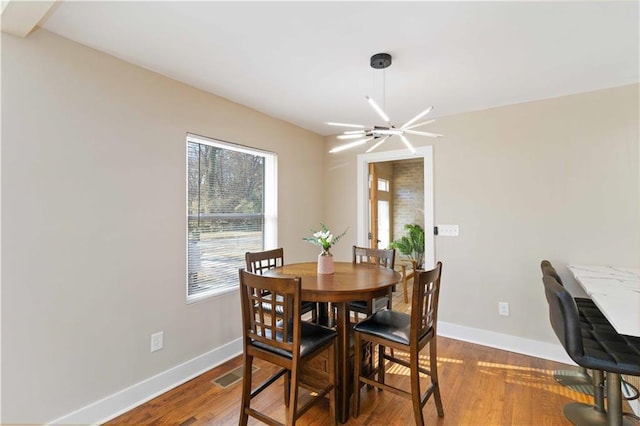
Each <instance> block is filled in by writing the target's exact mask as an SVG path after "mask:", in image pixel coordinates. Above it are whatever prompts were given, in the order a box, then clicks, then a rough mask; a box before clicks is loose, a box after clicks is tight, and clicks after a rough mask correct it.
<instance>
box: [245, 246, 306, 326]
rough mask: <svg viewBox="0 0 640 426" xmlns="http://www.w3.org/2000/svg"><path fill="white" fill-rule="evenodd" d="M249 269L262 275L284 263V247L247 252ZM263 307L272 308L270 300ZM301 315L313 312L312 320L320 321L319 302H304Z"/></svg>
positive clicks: (246, 259) (247, 266) (267, 309)
mask: <svg viewBox="0 0 640 426" xmlns="http://www.w3.org/2000/svg"><path fill="white" fill-rule="evenodd" d="M244 258H245V262H246V268H247V271H249V272H251V273H254V274H259V275H262V274H263V273H264V271H266V270H269V269H273V268H277V267H280V266H282V265H284V249H283V248H282V247H280V248H277V249H273V250H266V251H257V252H246V253H245V255H244ZM264 304H265V305H264V306H263V309H265V311H270V310H271V304H270V302H266V301H265V302H264ZM300 312H301V315H306V314H308V313H309V312H311V321H312V322H315V323H317V322H318V304H317V303H315V302H305V301H303V302H302V310H301V311H300Z"/></svg>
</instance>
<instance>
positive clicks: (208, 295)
mask: <svg viewBox="0 0 640 426" xmlns="http://www.w3.org/2000/svg"><path fill="white" fill-rule="evenodd" d="M238 291H239V288H238V287H237V286H234V287H226V288H221V289H216V290H211V291H207V292H203V293H199V294H194V295H193V296H187V305H191V304H192V303H198V302H204V301H205V300H210V299H217V298H218V297H221V296H224V295H227V294H230V293H237V292H238Z"/></svg>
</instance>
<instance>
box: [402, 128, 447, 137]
mask: <svg viewBox="0 0 640 426" xmlns="http://www.w3.org/2000/svg"><path fill="white" fill-rule="evenodd" d="M403 131H404V133H408V134H410V135H418V136H429V137H430V138H441V137H442V135H441V134H439V133H429V132H419V131H417V130H407V129H404V130H403Z"/></svg>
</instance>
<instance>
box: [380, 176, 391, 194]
mask: <svg viewBox="0 0 640 426" xmlns="http://www.w3.org/2000/svg"><path fill="white" fill-rule="evenodd" d="M378 191H384V192H389V180H388V179H382V178H378Z"/></svg>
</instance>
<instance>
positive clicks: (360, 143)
mask: <svg viewBox="0 0 640 426" xmlns="http://www.w3.org/2000/svg"><path fill="white" fill-rule="evenodd" d="M372 139H373V138H367V139H361V140H359V141H355V142H350V143H346V144H344V145H340V146H337V147H335V148H332V149H330V150H329V153H330V154H335V153H336V152H340V151H344V150H345V149H349V148H353V147H356V146H359V145H364V144H365V143H367V142H369V141H370V140H372Z"/></svg>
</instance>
